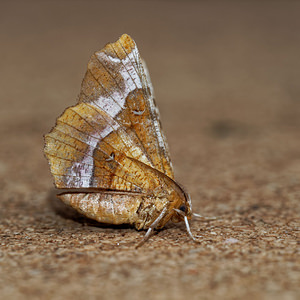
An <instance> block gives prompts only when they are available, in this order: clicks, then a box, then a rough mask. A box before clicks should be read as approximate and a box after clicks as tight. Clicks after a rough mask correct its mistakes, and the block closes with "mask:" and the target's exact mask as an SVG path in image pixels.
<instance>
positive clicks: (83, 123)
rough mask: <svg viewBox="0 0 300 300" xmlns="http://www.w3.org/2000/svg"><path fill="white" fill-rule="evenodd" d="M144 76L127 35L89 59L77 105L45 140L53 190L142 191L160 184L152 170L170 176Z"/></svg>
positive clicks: (147, 82) (60, 120)
mask: <svg viewBox="0 0 300 300" xmlns="http://www.w3.org/2000/svg"><path fill="white" fill-rule="evenodd" d="M145 72H147V71H145V68H144V66H143V64H142V60H141V59H140V56H139V53H138V50H137V48H136V45H135V43H134V41H133V40H132V39H131V38H130V37H129V36H128V35H123V36H122V37H121V38H120V39H119V40H118V41H117V42H116V43H113V44H108V45H107V46H106V47H105V48H104V49H103V50H101V51H99V52H96V53H95V54H94V55H93V56H92V57H91V59H90V61H89V64H88V70H87V73H86V75H85V78H84V80H83V83H82V88H81V93H80V95H79V103H78V104H77V105H75V106H72V107H69V108H67V109H66V110H65V112H64V113H63V114H62V116H60V117H59V118H58V119H57V123H56V126H55V127H54V128H53V129H52V130H51V132H50V133H49V134H47V135H46V136H45V141H46V143H45V154H46V156H47V158H48V160H49V163H50V168H51V172H52V174H53V176H54V179H55V185H56V187H58V188H102V189H111V190H117V191H118V190H119V191H133V192H145V191H149V190H153V189H155V188H156V187H157V186H159V185H160V184H161V183H160V179H159V173H157V172H155V171H154V170H153V169H157V170H159V171H160V172H163V173H165V174H166V175H167V176H169V177H171V178H173V169H172V166H171V162H170V158H169V152H168V150H167V145H166V141H165V138H164V136H163V133H162V131H161V127H160V122H159V114H158V110H157V108H156V106H155V104H154V98H153V89H152V85H151V81H150V78H149V76H148V75H147V74H146V73H145ZM145 165H147V166H150V167H152V168H153V169H151V168H147V167H145Z"/></svg>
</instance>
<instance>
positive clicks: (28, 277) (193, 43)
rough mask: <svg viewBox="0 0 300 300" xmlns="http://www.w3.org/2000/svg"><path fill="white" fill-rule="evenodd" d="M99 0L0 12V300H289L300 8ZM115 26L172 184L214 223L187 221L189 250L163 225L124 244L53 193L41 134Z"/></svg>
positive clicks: (299, 182) (293, 281)
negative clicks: (164, 149) (130, 45)
mask: <svg viewBox="0 0 300 300" xmlns="http://www.w3.org/2000/svg"><path fill="white" fill-rule="evenodd" d="M107 2H108V1H107ZM107 2H106V1H105V2H101V1H36V2H33V1H26V2H25V1H20V2H17V1H11V2H9V1H3V2H1V4H0V7H1V9H0V24H1V26H0V41H1V47H0V55H1V72H0V82H1V89H0V101H1V109H0V137H1V142H0V143H1V151H0V189H1V196H0V205H1V209H0V234H1V240H0V242H1V246H0V290H1V293H0V298H1V299H74V300H75V299H254V298H255V299H275V300H276V299H299V297H300V289H299V280H300V273H299V271H300V269H299V245H298V246H297V240H298V242H299V197H300V139H299V137H300V118H299V116H300V97H299V96H300V86H299V77H300V60H299V53H300V38H299V30H300V18H299V10H300V2H298V1H282V2H279V1H249V2H248V1H242V2H238V1H234V2H228V1H227V2H226V3H225V1H220V2H217V1H203V2H202V1H110V2H109V4H108V3H107ZM124 32H126V33H129V34H130V35H131V36H132V37H133V38H134V39H135V40H136V42H137V44H138V46H139V49H140V51H141V53H142V56H143V57H144V58H145V59H146V61H147V64H148V67H149V69H150V73H151V76H152V81H153V84H154V87H155V91H156V98H157V103H158V105H159V108H160V111H161V115H162V123H163V127H164V131H165V133H166V135H167V138H168V141H169V145H170V150H171V154H172V159H173V164H174V166H175V172H176V177H177V178H178V181H179V182H181V183H182V184H183V185H184V186H185V187H186V189H187V190H188V191H189V192H190V194H191V196H192V199H193V206H194V210H195V211H196V212H199V213H201V214H203V215H205V216H208V217H210V216H219V218H218V219H217V220H213V221H201V220H193V221H192V224H191V226H192V231H193V233H194V234H196V235H199V236H200V237H199V241H200V243H194V242H192V241H191V240H190V239H189V238H188V236H187V235H186V232H185V228H184V226H183V224H181V225H180V224H179V225H176V224H169V225H168V226H166V228H165V229H164V230H162V231H160V232H158V233H156V234H155V235H154V236H153V237H152V238H151V239H150V240H149V241H148V242H147V243H146V244H145V245H144V246H143V247H141V248H139V249H135V247H134V246H135V245H136V243H137V242H138V241H140V239H141V238H142V236H143V234H144V232H138V231H136V230H135V229H133V228H130V227H126V226H123V227H112V226H103V225H101V224H98V223H96V222H92V221H89V220H88V219H86V218H84V217H82V216H80V215H78V214H77V213H75V212H74V211H73V210H72V209H69V208H68V207H66V206H64V205H63V204H62V203H60V202H59V201H58V200H57V199H56V197H55V194H56V192H55V190H54V187H53V183H52V178H51V174H50V171H49V168H48V166H47V162H46V160H45V158H44V156H43V152H42V149H43V134H45V133H47V132H48V131H49V130H50V128H51V127H52V126H53V125H54V123H55V118H56V117H57V116H58V115H60V114H61V112H62V111H63V109H64V108H65V107H67V106H69V105H72V104H74V103H75V102H76V97H77V94H78V92H79V88H80V83H81V79H82V77H83V75H84V72H85V68H86V64H87V61H88V59H89V57H90V55H91V54H92V53H93V52H94V51H95V50H98V49H100V48H102V46H103V45H104V44H106V43H107V42H111V41H115V40H116V39H117V38H118V37H119V36H120V35H121V34H122V33H124ZM297 247H298V248H297ZM297 251H298V252H297Z"/></svg>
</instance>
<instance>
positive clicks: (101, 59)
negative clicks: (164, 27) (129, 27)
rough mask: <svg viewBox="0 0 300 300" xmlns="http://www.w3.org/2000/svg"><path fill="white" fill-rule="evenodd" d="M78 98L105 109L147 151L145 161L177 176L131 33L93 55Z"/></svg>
mask: <svg viewBox="0 0 300 300" xmlns="http://www.w3.org/2000/svg"><path fill="white" fill-rule="evenodd" d="M79 101H80V102H86V103H90V104H92V105H94V106H96V107H98V108H100V109H101V110H103V111H104V112H106V113H107V114H108V115H109V116H110V117H111V118H113V119H114V120H115V121H116V123H117V124H118V125H119V126H120V127H122V128H123V129H124V130H125V132H126V133H127V134H128V136H129V138H130V139H131V140H132V142H133V143H134V144H135V145H136V146H137V147H139V148H140V149H141V151H142V152H143V153H144V155H145V157H146V159H143V160H141V161H142V162H144V163H146V164H147V165H149V166H151V167H153V168H155V169H157V170H159V171H160V172H162V173H164V174H166V175H167V176H168V177H170V178H172V179H174V172H173V167H172V164H171V160H170V154H169V150H168V145H167V142H166V138H165V136H164V134H163V131H162V128H161V123H160V117H159V111H158V108H157V106H156V104H155V100H154V91H153V87H152V83H151V79H150V76H149V72H148V69H147V67H146V65H145V63H144V62H143V60H142V59H141V57H140V54H139V51H138V49H137V46H136V44H135V42H134V41H133V40H132V38H131V37H130V36H128V35H127V34H124V35H122V36H121V37H120V39H119V40H118V41H116V42H115V43H111V44H107V45H106V46H105V47H104V49H102V50H101V51H98V52H96V53H95V54H94V55H93V56H92V57H91V59H90V61H89V63H88V70H87V72H86V75H85V77H84V79H83V83H82V87H81V92H80V96H79ZM134 158H136V159H140V158H139V157H134Z"/></svg>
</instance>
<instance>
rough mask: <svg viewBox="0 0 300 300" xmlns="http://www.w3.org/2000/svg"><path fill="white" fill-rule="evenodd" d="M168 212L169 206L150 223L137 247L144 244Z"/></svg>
mask: <svg viewBox="0 0 300 300" xmlns="http://www.w3.org/2000/svg"><path fill="white" fill-rule="evenodd" d="M166 212H167V207H165V208H164V209H163V210H162V211H161V213H160V214H159V216H158V217H157V218H156V220H155V221H154V222H153V223H152V224H151V225H150V227H149V228H148V230H147V232H146V234H145V235H144V237H143V239H142V240H141V241H140V242H139V243H138V244H137V245H136V247H135V248H136V249H137V248H139V247H140V246H142V245H143V244H144V243H145V242H146V241H147V240H148V239H149V237H150V235H151V233H152V231H153V229H155V227H156V226H157V225H158V224H159V222H160V221H161V219H162V218H163V217H164V216H165V213H166Z"/></svg>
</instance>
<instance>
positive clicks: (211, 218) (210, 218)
mask: <svg viewBox="0 0 300 300" xmlns="http://www.w3.org/2000/svg"><path fill="white" fill-rule="evenodd" d="M193 216H194V217H197V218H202V219H207V220H216V219H218V217H204V216H202V215H200V214H196V213H193Z"/></svg>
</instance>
